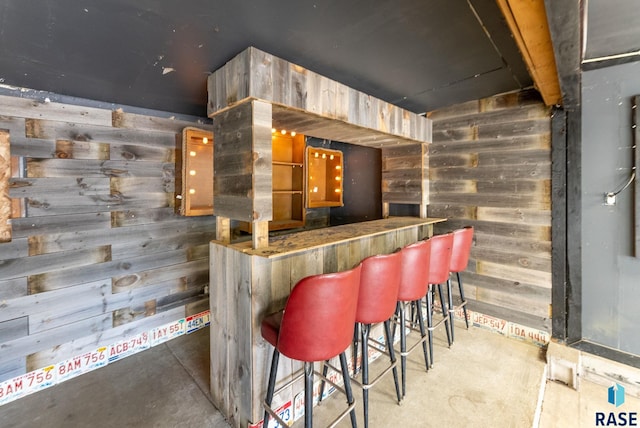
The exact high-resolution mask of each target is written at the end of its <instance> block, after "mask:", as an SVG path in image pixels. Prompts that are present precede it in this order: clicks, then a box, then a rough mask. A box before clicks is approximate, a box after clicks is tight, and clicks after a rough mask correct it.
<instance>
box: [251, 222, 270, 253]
mask: <svg viewBox="0 0 640 428" xmlns="http://www.w3.org/2000/svg"><path fill="white" fill-rule="evenodd" d="M251 230H252V231H253V234H252V235H251V242H252V243H253V248H264V247H268V246H269V222H268V221H254V222H253V224H252V227H251Z"/></svg>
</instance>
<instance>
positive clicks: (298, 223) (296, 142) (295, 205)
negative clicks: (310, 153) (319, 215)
mask: <svg viewBox="0 0 640 428" xmlns="http://www.w3.org/2000/svg"><path fill="white" fill-rule="evenodd" d="M271 146H272V151H271V157H272V159H271V160H272V171H273V173H272V184H271V186H272V187H271V188H272V204H273V220H272V221H270V222H269V230H283V229H293V228H298V227H303V226H304V224H305V206H304V147H305V138H304V135H295V136H293V137H292V136H291V135H290V134H286V135H282V134H280V133H274V134H273V137H272V138H271Z"/></svg>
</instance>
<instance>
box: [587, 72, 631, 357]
mask: <svg viewBox="0 0 640 428" xmlns="http://www.w3.org/2000/svg"><path fill="white" fill-rule="evenodd" d="M582 84H583V88H582V114H583V122H582V296H583V301H582V329H583V330H582V334H583V338H584V339H586V340H589V341H592V342H596V343H598V344H601V345H604V346H608V347H612V348H615V349H619V350H621V351H624V352H629V353H632V354H637V355H640V335H638V334H637V328H638V326H639V325H640V310H639V309H640V259H636V258H634V257H633V239H634V236H633V215H634V213H633V186H630V187H629V188H628V189H627V190H625V191H624V192H622V193H621V194H620V195H618V198H617V203H616V205H615V206H606V205H605V204H604V194H605V193H606V192H610V191H615V190H618V189H619V188H620V187H622V186H623V185H624V184H625V182H626V181H627V180H628V178H629V175H630V173H631V168H632V165H633V150H632V147H631V146H632V144H633V140H632V133H631V97H632V96H633V95H638V94H640V62H635V63H631V64H624V65H618V66H614V67H608V68H603V69H599V70H593V71H588V72H585V73H584V74H583V76H582ZM636 185H637V184H636Z"/></svg>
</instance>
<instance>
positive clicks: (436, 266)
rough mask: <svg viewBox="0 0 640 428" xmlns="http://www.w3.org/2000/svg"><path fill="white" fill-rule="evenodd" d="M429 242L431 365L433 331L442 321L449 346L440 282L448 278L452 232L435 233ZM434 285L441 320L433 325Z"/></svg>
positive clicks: (428, 300) (447, 321) (447, 323)
mask: <svg viewBox="0 0 640 428" xmlns="http://www.w3.org/2000/svg"><path fill="white" fill-rule="evenodd" d="M429 242H431V248H430V251H431V254H430V256H431V257H430V260H429V273H428V275H427V278H428V282H429V292H427V293H426V294H427V330H428V336H429V354H430V355H431V364H432V365H433V331H434V330H435V329H436V328H437V327H438V326H440V325H441V324H442V323H444V326H445V330H446V332H447V342H448V343H449V346H451V343H452V338H451V332H450V328H449V325H450V323H449V312H448V309H447V303H446V300H445V299H444V296H443V294H442V284H443V283H446V282H447V280H448V279H449V264H450V263H451V249H452V247H453V234H452V233H445V234H442V235H435V236H432V237H431V238H429ZM434 286H436V287H437V289H438V295H439V297H440V306H441V307H442V320H440V321H439V322H438V323H437V324H436V325H433V295H434V294H435V289H434Z"/></svg>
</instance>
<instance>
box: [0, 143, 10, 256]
mask: <svg viewBox="0 0 640 428" xmlns="http://www.w3.org/2000/svg"><path fill="white" fill-rule="evenodd" d="M10 178H11V152H10V150H9V133H8V132H6V131H2V130H0V244H2V243H4V242H9V241H11V224H10V223H9V219H10V218H11V199H10V197H9V180H10Z"/></svg>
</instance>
